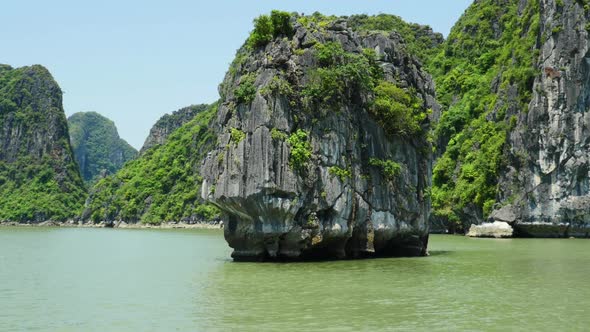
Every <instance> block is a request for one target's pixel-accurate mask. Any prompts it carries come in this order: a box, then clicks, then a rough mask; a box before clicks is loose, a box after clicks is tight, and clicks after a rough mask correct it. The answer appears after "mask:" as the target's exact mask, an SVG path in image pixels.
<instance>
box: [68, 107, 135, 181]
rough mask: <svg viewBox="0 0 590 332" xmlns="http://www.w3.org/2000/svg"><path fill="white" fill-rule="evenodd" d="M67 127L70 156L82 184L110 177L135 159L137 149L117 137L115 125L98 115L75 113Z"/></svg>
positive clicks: (69, 119)
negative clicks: (78, 170) (71, 152)
mask: <svg viewBox="0 0 590 332" xmlns="http://www.w3.org/2000/svg"><path fill="white" fill-rule="evenodd" d="M68 125H69V132H70V141H71V144H72V148H73V150H74V156H75V158H76V161H77V162H78V166H79V167H80V174H81V175H82V178H83V179H84V181H86V182H90V183H92V182H95V181H97V180H98V179H101V178H104V177H105V176H107V175H109V174H114V173H115V172H117V171H118V170H119V169H120V168H121V167H122V166H123V165H124V164H125V163H126V162H127V161H129V160H131V159H133V158H135V157H136V156H137V150H135V149H134V148H133V147H132V146H131V145H129V144H128V143H127V142H126V141H125V140H123V139H121V138H120V137H119V133H118V132H117V127H116V126H115V123H114V122H113V121H111V120H109V119H107V118H105V117H104V116H102V115H100V114H98V113H95V112H80V113H75V114H73V115H72V116H70V117H69V118H68Z"/></svg>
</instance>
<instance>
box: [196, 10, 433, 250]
mask: <svg viewBox="0 0 590 332" xmlns="http://www.w3.org/2000/svg"><path fill="white" fill-rule="evenodd" d="M273 15H274V13H273ZM318 20H321V22H318ZM288 24H289V25H290V26H291V27H292V31H288V32H286V33H279V35H278V36H277V35H276V30H275V38H272V40H270V41H269V42H268V43H266V44H264V45H256V46H248V45H246V46H244V47H243V48H242V49H240V50H239V51H238V54H237V57H236V60H235V61H234V63H233V64H232V67H231V68H230V71H229V72H228V73H227V75H226V77H225V80H224V82H223V83H222V84H221V86H220V92H221V95H222V99H221V102H220V106H219V110H218V113H217V118H216V119H215V120H214V122H213V124H212V126H213V128H215V130H217V134H218V142H217V145H216V148H215V149H214V150H213V151H212V152H211V153H209V155H208V156H207V158H206V159H205V161H204V163H203V166H202V169H201V174H202V175H203V177H204V181H203V186H202V196H203V197H204V198H207V199H209V200H210V201H211V202H213V203H214V204H215V205H216V206H218V207H219V208H220V209H221V210H222V211H223V212H224V213H225V214H226V216H227V223H226V225H225V238H226V240H227V241H228V243H229V245H230V246H231V247H232V248H233V249H234V252H233V254H232V257H233V258H234V259H235V260H281V259H316V258H357V257H370V256H400V255H410V256H420V255H425V254H426V253H427V243H428V217H429V210H430V198H429V196H428V194H427V188H428V187H429V186H430V181H431V177H430V174H431V168H432V166H431V164H432V158H431V151H432V147H431V144H430V143H429V142H428V140H427V134H426V133H427V132H428V130H429V124H430V119H432V118H433V117H435V116H437V112H438V106H437V105H436V102H435V99H434V86H433V82H432V80H431V78H430V76H429V75H428V74H426V73H425V72H424V71H423V69H422V67H421V64H420V62H419V61H418V60H416V58H414V57H413V56H411V55H410V54H408V52H407V51H406V45H405V44H404V41H403V39H402V38H401V36H400V35H399V34H397V33H395V32H387V33H385V32H383V31H379V32H368V31H357V30H353V29H352V28H349V22H348V21H347V19H341V18H334V17H331V18H326V17H319V16H318V15H314V16H312V17H306V16H303V17H291V18H290V21H289V23H288ZM275 29H276V27H275ZM288 30H289V29H288ZM254 33H256V30H255V32H254ZM251 39H252V37H251ZM362 82H366V85H365V86H363V83H362ZM386 88H389V90H387V91H396V92H397V93H398V94H399V96H398V97H399V98H401V99H399V100H397V101H395V103H397V104H395V103H394V101H392V100H389V101H386V102H390V103H391V104H395V105H397V106H399V107H402V106H400V105H402V101H400V100H403V102H407V103H408V104H410V101H411V104H412V105H411V106H408V107H413V109H414V112H416V113H415V114H414V115H415V117H414V118H412V120H411V121H414V122H415V125H414V126H415V127H416V128H414V129H412V130H411V129H409V128H408V126H409V125H410V122H411V121H410V120H408V121H410V122H408V123H402V125H400V124H399V123H397V122H396V121H398V119H396V118H395V117H394V119H393V120H392V121H393V123H394V124H397V125H391V124H392V122H391V121H390V122H387V120H386V119H385V118H384V117H383V118H380V117H379V116H377V115H378V113H376V111H375V110H376V109H378V106H379V105H377V104H378V103H376V102H375V100H376V99H377V98H378V96H379V95H380V93H381V94H383V93H384V92H383V91H385V90H386ZM392 98H393V97H392ZM381 101H383V100H381ZM404 107H405V106H404ZM408 109H410V108H408ZM427 110H433V113H434V114H433V115H431V116H430V117H426V116H425V114H426V113H427ZM385 115H387V114H384V116H385ZM421 115H423V116H422V117H421ZM399 121H401V120H399ZM404 125H405V126H404Z"/></svg>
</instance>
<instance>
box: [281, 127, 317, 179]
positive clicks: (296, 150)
mask: <svg viewBox="0 0 590 332" xmlns="http://www.w3.org/2000/svg"><path fill="white" fill-rule="evenodd" d="M287 143H289V146H290V147H291V154H290V159H289V161H290V163H291V166H292V167H293V168H294V169H296V170H303V169H304V168H305V167H306V166H307V162H308V161H309V159H311V153H312V150H311V143H310V142H309V133H308V132H306V131H304V130H301V129H298V130H297V131H296V132H294V133H292V134H291V136H289V138H288V139H287Z"/></svg>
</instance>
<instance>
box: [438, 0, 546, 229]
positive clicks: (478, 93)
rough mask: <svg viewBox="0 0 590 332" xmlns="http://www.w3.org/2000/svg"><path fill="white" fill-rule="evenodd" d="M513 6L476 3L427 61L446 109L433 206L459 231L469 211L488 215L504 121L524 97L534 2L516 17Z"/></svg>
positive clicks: (486, 0)
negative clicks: (472, 207)
mask: <svg viewBox="0 0 590 332" xmlns="http://www.w3.org/2000/svg"><path fill="white" fill-rule="evenodd" d="M520 4H521V2H520V1H516V0H510V1H497V0H482V1H477V2H475V3H474V4H473V5H471V7H469V9H468V10H467V11H466V12H465V14H464V15H463V16H462V17H461V19H460V20H459V22H457V24H456V25H455V27H454V28H453V29H452V31H451V34H450V35H449V37H448V39H447V41H446V42H445V44H444V45H443V47H442V49H441V51H440V52H439V54H438V55H436V56H435V57H433V58H432V59H431V61H430V62H429V68H430V72H431V73H432V74H433V75H434V78H435V81H436V83H437V97H438V100H439V102H440V103H441V104H442V106H443V108H444V109H445V111H444V112H443V115H442V117H441V119H440V122H439V124H438V126H437V129H436V135H437V137H438V140H439V146H440V147H441V148H443V150H444V151H441V152H443V154H442V156H441V157H440V159H439V160H438V162H437V164H436V167H435V169H434V176H433V188H432V199H433V208H434V213H435V216H437V217H439V218H442V219H444V220H446V221H448V222H450V223H455V224H457V225H458V226H461V225H460V222H461V219H462V211H463V209H464V208H466V207H468V206H470V205H474V208H475V209H479V210H480V211H481V213H482V214H483V215H484V218H485V216H486V215H487V214H488V213H489V212H490V211H491V209H492V206H493V205H494V204H495V202H496V194H497V188H496V186H497V183H498V176H499V172H500V169H501V168H502V165H503V164H505V161H504V160H503V148H504V144H505V141H506V136H507V131H508V130H509V129H510V128H511V124H510V121H511V120H510V119H512V117H510V116H511V115H514V114H518V113H519V112H526V110H527V105H528V103H529V101H530V99H531V93H532V85H533V80H534V77H535V75H536V74H537V71H536V70H535V66H534V62H535V59H536V58H537V57H538V55H539V53H538V50H537V49H536V47H535V46H536V42H537V38H538V36H539V19H540V9H539V0H532V1H528V2H526V6H525V7H524V8H523V10H522V12H519V5H520ZM511 89H512V90H514V91H516V92H517V93H516V94H514V93H510V92H509V90H511ZM447 142H448V144H447ZM445 147H446V149H445Z"/></svg>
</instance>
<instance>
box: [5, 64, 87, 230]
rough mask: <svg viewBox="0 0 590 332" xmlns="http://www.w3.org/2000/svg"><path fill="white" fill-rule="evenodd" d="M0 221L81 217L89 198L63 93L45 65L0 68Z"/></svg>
mask: <svg viewBox="0 0 590 332" xmlns="http://www.w3.org/2000/svg"><path fill="white" fill-rule="evenodd" d="M0 145H1V146H0V221H11V222H28V223H38V222H43V221H49V220H52V221H64V220H67V219H70V218H74V217H76V216H77V215H78V214H79V212H80V209H81V208H82V205H83V203H84V199H85V196H86V192H85V188H84V183H83V182H82V179H81V177H80V173H79V172H78V166H77V165H76V161H75V160H74V157H73V154H72V148H71V146H70V138H69V135H68V123H67V121H66V117H65V114H64V110H63V106H62V91H61V89H60V88H59V86H58V85H57V83H56V82H55V80H54V79H53V77H52V76H51V74H50V73H49V71H48V70H47V69H45V68H44V67H42V66H39V65H35V66H31V67H22V68H16V69H15V68H12V67H10V66H8V65H0Z"/></svg>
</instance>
